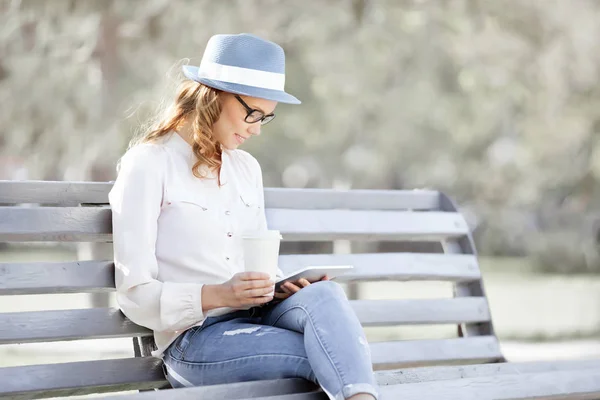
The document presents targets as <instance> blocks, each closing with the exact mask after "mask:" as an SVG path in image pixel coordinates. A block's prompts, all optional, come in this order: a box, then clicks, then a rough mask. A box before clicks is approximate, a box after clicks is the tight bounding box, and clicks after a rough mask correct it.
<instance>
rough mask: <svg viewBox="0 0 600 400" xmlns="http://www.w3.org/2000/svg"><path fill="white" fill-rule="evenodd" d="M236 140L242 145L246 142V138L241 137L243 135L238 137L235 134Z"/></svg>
mask: <svg viewBox="0 0 600 400" xmlns="http://www.w3.org/2000/svg"><path fill="white" fill-rule="evenodd" d="M235 140H237V142H238V143H240V144H242V143H244V142H245V141H246V138H245V137H243V136H241V135H238V134H237V133H236V134H235Z"/></svg>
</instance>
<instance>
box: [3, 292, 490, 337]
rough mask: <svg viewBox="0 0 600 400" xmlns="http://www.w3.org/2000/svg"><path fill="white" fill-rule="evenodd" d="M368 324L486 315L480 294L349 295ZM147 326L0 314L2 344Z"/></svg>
mask: <svg viewBox="0 0 600 400" xmlns="http://www.w3.org/2000/svg"><path fill="white" fill-rule="evenodd" d="M350 304H351V306H352V308H353V309H354V311H355V312H356V313H357V315H358V317H359V319H360V320H361V322H362V323H364V324H365V325H366V326H385V325H394V324H443V323H458V322H464V321H484V320H486V319H489V314H488V313H487V311H486V310H487V302H486V301H485V299H482V298H465V299H436V300H353V301H351V302H350ZM150 334H151V331H150V330H149V329H146V328H144V327H140V326H138V325H136V324H134V323H133V322H131V321H130V320H128V319H127V318H126V317H125V316H124V315H123V314H122V313H121V311H119V310H118V309H114V308H90V309H82V310H52V311H30V312H20V313H3V314H0V344H8V343H33V342H46V341H60V340H78V339H97V338H114V337H131V336H138V335H139V336H147V335H150Z"/></svg>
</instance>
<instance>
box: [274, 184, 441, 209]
mask: <svg viewBox="0 0 600 400" xmlns="http://www.w3.org/2000/svg"><path fill="white" fill-rule="evenodd" d="M265 206H266V207H267V208H291V209H311V210H323V209H350V210H437V209H439V193H438V192H437V191H433V190H356V189H354V190H334V189H288V188H267V189H265Z"/></svg>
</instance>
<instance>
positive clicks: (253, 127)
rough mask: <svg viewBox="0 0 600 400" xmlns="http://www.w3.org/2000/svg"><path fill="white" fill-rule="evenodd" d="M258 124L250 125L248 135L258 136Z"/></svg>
mask: <svg viewBox="0 0 600 400" xmlns="http://www.w3.org/2000/svg"><path fill="white" fill-rule="evenodd" d="M260 127H261V125H260V122H257V123H255V124H252V125H250V127H248V133H249V134H251V135H252V136H259V135H260Z"/></svg>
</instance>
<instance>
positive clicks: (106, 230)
mask: <svg viewBox="0 0 600 400" xmlns="http://www.w3.org/2000/svg"><path fill="white" fill-rule="evenodd" d="M111 230H112V216H111V210H110V208H105V207H32V208H22V207H0V242H34V241H48V242H51V241H60V242H108V241H110V240H111V237H112V235H111V234H110V232H111Z"/></svg>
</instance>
